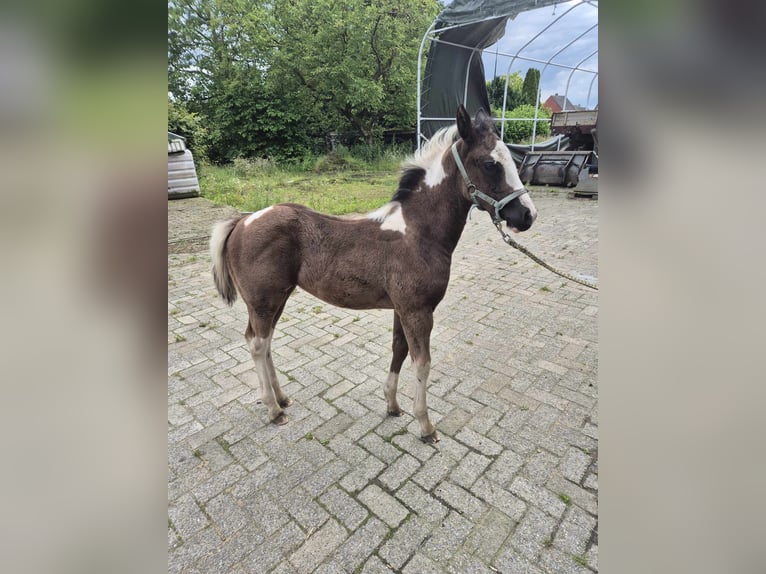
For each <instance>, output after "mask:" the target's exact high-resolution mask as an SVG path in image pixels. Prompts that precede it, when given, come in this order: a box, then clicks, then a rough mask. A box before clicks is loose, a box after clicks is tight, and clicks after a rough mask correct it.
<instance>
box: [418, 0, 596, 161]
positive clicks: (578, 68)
mask: <svg viewBox="0 0 766 574" xmlns="http://www.w3.org/2000/svg"><path fill="white" fill-rule="evenodd" d="M561 3H562V4H564V3H567V2H566V0H562V2H561ZM557 6H558V4H556V5H555V6H554V15H555V8H556V7H557ZM581 6H592V7H596V8H598V0H582V1H581V2H579V3H577V4H574V5H572V6H569V7H568V8H567V9H566V10H565V11H564V12H562V13H561V14H560V15H557V16H555V17H554V18H553V19H552V20H551V21H550V22H549V23H548V24H546V25H545V26H544V27H543V28H542V29H541V30H540V31H539V32H537V33H536V34H534V35H533V36H532V37H531V38H530V39H529V40H528V41H527V42H526V43H525V44H524V45H523V46H521V47H520V48H519V49H518V50H516V53H514V54H512V53H507V52H503V51H500V50H498V49H497V47H495V49H494V50H493V51H491V53H494V55H495V69H497V58H498V57H500V56H503V57H508V58H510V62H509V64H508V68H507V70H506V74H505V76H506V79H505V90H504V93H503V109H502V111H501V116H500V117H499V118H497V117H496V118H494V119H495V121H498V122H500V126H501V127H500V135H501V138H502V137H503V135H504V133H505V122H509V121H530V120H533V121H534V123H533V124H532V126H533V127H532V145H531V150H532V151H534V149H535V144H534V141H535V136H536V134H537V122H538V121H545V120H539V119H538V112H539V108H540V99H541V97H542V83H543V76H544V75H545V73H546V71H547V70H548V69H549V68H550V69H554V70H569V71H570V73H569V77H568V79H567V83H566V89H565V91H564V109H563V110H562V111H566V103H567V98H568V95H569V88H570V86H571V83H572V77H573V76H574V74H575V73H577V72H582V73H583V74H586V75H590V76H592V78H591V79H590V84H589V86H588V98H587V102H586V108H587V107H589V106H590V99H591V93H592V90H593V84H594V83H595V82H596V80H597V79H598V70H597V69H596V70H593V69H591V68H589V67H585V66H586V64H587V62H588V61H589V60H591V59H593V58H594V57H595V56H597V55H598V41H597V40H596V42H595V49H594V50H593V51H592V52H591V53H590V54H589V55H588V56H587V57H586V58H583V59H582V60H580V61H579V62H577V63H576V64H575V65H570V64H567V63H564V62H561V61H557V58H560V57H561V56H562V54H565V53H566V51H567V50H568V49H569V48H571V47H572V46H573V45H574V44H576V43H577V42H578V41H579V40H581V39H583V38H584V37H585V36H586V35H588V34H589V33H591V32H593V31H594V30H597V28H598V22H596V23H594V24H593V25H592V26H589V27H588V28H586V29H585V30H584V31H582V32H581V33H580V34H578V35H576V36H575V38H574V39H572V40H571V41H570V42H568V43H567V44H566V45H564V46H563V47H562V48H560V49H558V50H556V51H555V52H554V53H553V54H552V55H551V56H549V57H548V58H547V59H540V58H534V57H531V56H529V55H522V52H524V51H525V50H528V49H529V48H530V46H532V45H533V44H535V43H537V45H538V46H539V44H540V42H539V40H540V39H541V38H543V40H544V34H545V33H546V32H547V31H548V30H549V29H550V28H551V27H553V26H554V25H555V24H557V23H558V22H562V21H564V22H566V17H567V16H568V15H569V14H571V13H572V12H573V11H575V10H577V9H578V8H579V7H581ZM546 7H547V8H550V6H546ZM546 7H540V8H532V10H542V9H545V8H546ZM495 18H497V16H492V17H490V18H477V19H476V20H473V21H471V22H467V23H464V24H456V25H453V26H446V27H442V28H438V29H437V28H436V25H437V21H438V17H437V20H435V21H434V22H433V23H432V24H431V25H430V26H429V28H428V30H426V33H425V34H424V35H423V39H422V40H421V42H420V50H419V51H418V67H417V83H418V87H417V142H418V144H417V146H418V149H420V146H421V144H422V143H423V141H426V140H427V138H426V137H425V135H423V132H422V127H421V126H422V123H423V122H426V121H451V120H453V119H454V118H444V117H426V116H423V114H422V110H423V102H422V95H421V90H422V86H423V77H422V64H423V51H424V49H425V47H426V44H427V43H428V42H429V41H430V42H437V43H442V44H447V45H451V46H455V47H458V48H464V49H466V50H471V51H472V54H471V59H473V58H474V57H475V56H476V54H477V52H478V55H479V57H481V54H482V52H483V50H481V49H478V48H475V47H473V46H465V45H461V44H456V43H454V42H446V41H444V40H441V39H440V38H439V35H440V34H442V33H443V32H445V31H447V30H452V29H454V28H459V27H461V26H468V25H471V24H475V23H478V22H483V21H486V20H491V19H495ZM512 22H513V21H512V20H510V21H509V22H508V24H507V30H508V31H511V32H512V29H513V27H512ZM538 46H535V47H538ZM517 61H523V62H529V63H533V64H542V65H543V69H542V70H541V71H540V81H539V84H538V88H537V101H536V102H535V115H534V117H533V118H506V117H505V112H506V104H507V100H508V83H509V78H510V73H511V68H512V67H513V65H514V63H516V62H517ZM469 74H470V66H468V67H467V71H466V78H465V93H466V94H467V92H468V85H469V79H470V78H469ZM483 80H486V79H483ZM466 98H467V96H464V98H463V101H465V100H466ZM547 121H550V120H547Z"/></svg>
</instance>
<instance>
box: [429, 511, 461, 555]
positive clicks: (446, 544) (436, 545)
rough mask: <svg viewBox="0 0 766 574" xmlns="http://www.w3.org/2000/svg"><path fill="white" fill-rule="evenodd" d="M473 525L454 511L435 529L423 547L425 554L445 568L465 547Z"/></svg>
mask: <svg viewBox="0 0 766 574" xmlns="http://www.w3.org/2000/svg"><path fill="white" fill-rule="evenodd" d="M472 527H473V524H472V523H471V521H470V520H468V519H467V518H465V517H463V516H461V515H460V514H459V513H457V512H455V511H454V510H453V511H452V512H450V513H449V514H448V515H447V517H446V518H445V519H444V520H443V521H442V523H441V525H439V526H438V527H436V528H434V530H433V531H432V533H431V537H430V538H429V539H428V540H427V541H426V542H425V544H424V545H423V552H424V554H426V555H427V556H428V557H429V558H430V559H431V560H433V561H434V562H435V563H437V564H439V565H442V566H444V565H445V564H446V563H447V562H448V561H449V559H450V558H452V556H454V555H455V553H456V552H457V551H458V549H459V548H460V547H461V546H462V545H463V543H464V542H465V540H466V538H468V535H469V533H470V532H471V528H472Z"/></svg>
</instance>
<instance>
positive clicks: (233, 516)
mask: <svg viewBox="0 0 766 574" xmlns="http://www.w3.org/2000/svg"><path fill="white" fill-rule="evenodd" d="M205 512H207V514H208V515H209V516H210V518H211V519H212V520H213V521H214V522H215V529H216V530H217V531H218V533H219V534H220V535H221V537H222V538H230V537H231V536H232V535H233V534H234V533H235V532H237V531H238V530H240V529H242V528H244V527H245V526H247V525H248V524H251V523H252V522H253V518H252V515H251V514H250V513H249V512H247V510H245V509H244V508H243V507H242V505H241V503H238V501H237V500H236V499H235V498H234V497H232V496H231V495H230V494H226V493H223V494H220V495H218V496H216V497H215V498H213V499H212V500H210V501H208V503H207V504H206V505H205Z"/></svg>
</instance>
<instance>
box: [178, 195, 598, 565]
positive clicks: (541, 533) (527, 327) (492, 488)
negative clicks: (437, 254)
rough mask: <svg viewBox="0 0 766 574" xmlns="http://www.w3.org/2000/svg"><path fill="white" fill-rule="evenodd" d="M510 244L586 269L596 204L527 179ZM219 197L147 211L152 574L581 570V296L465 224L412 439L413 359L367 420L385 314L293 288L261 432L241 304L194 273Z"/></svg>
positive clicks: (585, 541)
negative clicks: (151, 289)
mask: <svg viewBox="0 0 766 574" xmlns="http://www.w3.org/2000/svg"><path fill="white" fill-rule="evenodd" d="M532 197H533V199H534V201H535V204H536V205H537V208H538V211H539V213H540V215H539V218H538V221H537V222H536V224H535V225H534V226H533V228H532V229H531V230H530V231H529V232H527V233H525V234H522V235H521V236H519V239H520V240H521V241H522V243H524V244H525V245H526V246H527V247H529V248H530V249H531V250H532V251H534V252H536V253H538V254H539V255H541V256H542V257H543V258H545V259H547V260H548V261H550V262H551V263H552V264H553V265H557V266H560V267H562V268H564V269H565V270H568V271H574V272H578V273H582V274H585V275H589V276H592V277H597V276H598V269H597V247H598V226H597V219H598V203H597V202H596V201H592V200H587V199H586V200H583V199H568V198H567V197H566V193H565V192H553V191H548V190H536V191H533V193H532ZM230 213H234V210H231V209H229V208H220V207H214V206H213V205H212V204H210V203H209V202H207V201H206V200H204V199H201V198H195V199H184V200H174V201H170V202H168V228H169V237H168V571H169V572H173V573H180V572H188V573H190V574H191V573H209V574H221V573H225V572H232V573H257V574H261V573H266V572H274V573H309V572H317V573H325V574H329V573H336V572H348V573H365V574H366V573H384V572H405V573H410V572H412V573H417V574H422V573H424V572H454V573H461V574H464V573H468V572H502V573H508V574H511V573H516V572H529V573H541V572H546V573H556V574H558V573H569V572H572V573H588V572H597V571H598V518H597V500H598V446H597V445H598V442H597V441H598V410H597V376H596V375H597V368H598V354H597V351H598V343H597V341H598V339H597V318H598V299H597V294H596V292H593V291H591V290H589V289H586V288H584V287H581V286H579V285H575V284H572V283H567V282H566V281H565V280H564V279H561V278H559V277H558V276H556V275H553V274H551V273H550V272H548V271H546V270H544V269H542V268H540V267H538V266H537V265H535V264H534V263H533V262H532V261H530V260H529V259H527V258H526V257H524V256H523V255H522V254H520V253H518V252H516V251H515V250H513V249H511V248H510V247H508V246H506V245H505V244H503V243H502V241H501V239H500V237H499V236H498V235H497V232H496V231H495V230H494V228H493V227H492V226H491V225H490V223H489V218H488V216H487V215H486V214H484V213H475V214H474V215H473V219H472V220H471V221H469V222H468V225H467V226H466V230H465V232H464V235H463V238H462V240H461V242H460V245H459V246H458V249H457V251H456V252H455V256H454V259H453V267H452V280H451V283H450V286H449V289H448V291H447V295H446V297H445V299H444V301H443V302H442V303H441V305H440V306H439V308H437V310H436V313H435V326H434V331H433V335H432V369H431V379H430V384H429V388H428V401H429V407H430V413H431V417H432V420H433V421H434V423H435V424H436V426H437V429H438V430H439V433H440V435H441V437H442V440H441V442H439V443H438V444H437V445H435V446H432V445H425V444H423V443H421V442H420V441H419V440H418V436H419V432H420V430H419V426H418V424H417V421H416V420H415V419H414V418H413V417H412V416H411V412H412V397H413V391H414V379H415V376H414V372H413V370H412V366H411V364H410V361H409V360H407V361H406V362H405V365H404V368H403V369H402V376H401V381H400V385H399V402H400V404H401V406H402V408H403V409H404V410H405V412H406V414H405V415H404V416H403V417H401V418H391V417H386V416H385V413H386V404H385V401H384V398H383V382H384V380H385V378H386V374H387V371H388V366H389V362H390V358H391V357H390V346H391V323H392V316H391V311H353V310H346V309H339V308H336V307H332V306H330V305H327V304H325V303H323V302H321V301H319V300H317V299H315V298H313V297H312V296H310V295H308V294H307V293H305V292H302V291H301V290H297V292H296V293H295V294H294V295H293V296H292V297H291V298H290V300H289V301H288V303H287V307H286V309H285V312H284V315H283V316H282V319H281V320H280V323H279V325H278V328H277V331H276V334H275V337H274V342H273V357H274V364H275V366H276V368H277V371H278V373H279V376H280V379H281V381H282V383H283V386H282V388H283V389H284V390H285V391H286V392H287V393H288V394H289V396H290V397H292V398H294V399H295V404H294V405H293V406H291V407H290V408H289V409H288V414H289V416H290V422H289V424H287V425H286V426H283V427H276V426H274V425H271V424H269V423H268V420H267V412H266V409H265V407H264V406H263V405H261V404H259V398H258V395H259V391H258V384H257V379H256V376H255V372H254V369H253V368H252V360H251V358H250V354H249V352H248V350H247V348H246V346H245V342H244V337H243V333H244V329H245V321H246V317H247V314H246V312H245V308H244V305H243V304H242V302H241V301H238V302H237V303H236V304H235V305H234V307H233V308H229V307H227V306H226V305H225V304H224V303H223V301H221V300H220V299H219V298H218V297H217V294H216V291H215V289H214V287H213V284H212V279H211V275H210V272H209V267H210V259H209V256H208V254H207V246H206V242H207V235H208V233H209V229H210V226H211V225H212V223H213V222H214V221H216V220H219V219H223V218H225V217H227V216H228V215H229V214H230Z"/></svg>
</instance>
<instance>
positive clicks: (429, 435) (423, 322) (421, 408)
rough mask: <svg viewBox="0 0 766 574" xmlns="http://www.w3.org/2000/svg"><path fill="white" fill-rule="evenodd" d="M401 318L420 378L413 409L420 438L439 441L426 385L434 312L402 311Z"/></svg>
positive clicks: (429, 370)
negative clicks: (418, 426)
mask: <svg viewBox="0 0 766 574" xmlns="http://www.w3.org/2000/svg"><path fill="white" fill-rule="evenodd" d="M400 318H401V322H402V328H403V329H404V334H405V336H406V337H407V343H408V344H409V348H410V354H411V355H412V361H413V362H414V363H415V374H416V376H417V379H418V382H417V386H416V388H415V403H414V408H413V410H414V414H415V418H417V419H418V422H419V423H420V440H422V441H423V442H425V443H436V442H439V435H438V434H437V433H436V429H435V428H434V425H432V424H431V420H430V419H429V418H428V405H427V404H426V387H427V386H428V375H429V373H430V372H431V348H430V346H431V329H432V328H433V325H434V318H433V313H432V312H428V311H418V312H413V313H400Z"/></svg>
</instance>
